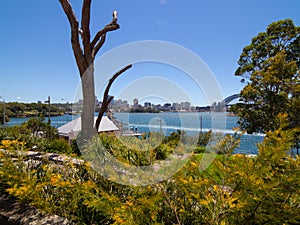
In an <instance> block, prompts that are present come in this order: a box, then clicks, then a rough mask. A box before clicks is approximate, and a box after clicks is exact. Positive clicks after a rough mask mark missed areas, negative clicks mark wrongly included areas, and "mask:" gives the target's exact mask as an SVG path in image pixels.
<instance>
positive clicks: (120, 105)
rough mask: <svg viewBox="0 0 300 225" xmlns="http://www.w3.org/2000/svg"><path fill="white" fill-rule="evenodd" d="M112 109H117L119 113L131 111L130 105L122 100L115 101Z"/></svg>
mask: <svg viewBox="0 0 300 225" xmlns="http://www.w3.org/2000/svg"><path fill="white" fill-rule="evenodd" d="M111 108H112V109H115V110H117V111H126V110H128V109H129V104H128V103H127V101H126V100H125V101H123V100H121V99H118V100H115V101H114V102H113V103H111Z"/></svg>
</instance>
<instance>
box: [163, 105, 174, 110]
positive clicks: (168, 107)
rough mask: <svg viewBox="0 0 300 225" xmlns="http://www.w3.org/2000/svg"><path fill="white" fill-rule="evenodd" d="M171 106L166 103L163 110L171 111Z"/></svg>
mask: <svg viewBox="0 0 300 225" xmlns="http://www.w3.org/2000/svg"><path fill="white" fill-rule="evenodd" d="M171 106H172V104H171V103H165V104H164V107H163V109H164V110H171Z"/></svg>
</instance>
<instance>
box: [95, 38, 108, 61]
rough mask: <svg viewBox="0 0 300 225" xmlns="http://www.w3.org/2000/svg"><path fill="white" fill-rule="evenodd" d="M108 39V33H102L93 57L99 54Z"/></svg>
mask: <svg viewBox="0 0 300 225" xmlns="http://www.w3.org/2000/svg"><path fill="white" fill-rule="evenodd" d="M105 40H106V33H105V34H102V36H101V39H100V41H99V42H98V44H97V45H96V46H95V48H94V49H93V52H92V57H93V58H95V56H96V55H97V53H98V51H99V50H100V48H101V47H102V46H103V44H104V42H105Z"/></svg>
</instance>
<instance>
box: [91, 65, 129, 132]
mask: <svg viewBox="0 0 300 225" xmlns="http://www.w3.org/2000/svg"><path fill="white" fill-rule="evenodd" d="M131 67H132V65H131V64H129V65H127V66H125V67H124V68H122V69H121V70H119V71H118V72H116V73H115V74H114V75H113V76H112V78H110V79H109V82H108V84H107V86H106V88H105V91H104V94H103V100H102V105H101V108H100V110H99V114H98V117H97V120H96V124H95V127H96V131H98V130H99V126H100V122H101V119H102V117H103V115H104V113H105V112H106V111H107V109H108V106H109V104H110V102H111V101H112V100H113V98H114V97H113V96H109V95H108V93H109V89H110V87H111V85H112V84H113V82H114V81H115V80H116V79H117V78H118V77H119V76H120V75H121V74H122V73H124V72H125V71H126V70H128V69H130V68H131Z"/></svg>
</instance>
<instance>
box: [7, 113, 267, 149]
mask: <svg viewBox="0 0 300 225" xmlns="http://www.w3.org/2000/svg"><path fill="white" fill-rule="evenodd" d="M114 116H115V117H116V119H117V120H119V121H121V122H122V123H123V124H124V126H125V127H127V128H128V129H130V128H133V129H137V130H138V131H139V132H149V131H152V132H154V131H156V132H160V131H161V132H163V133H164V134H165V135H169V134H170V133H171V132H174V131H177V130H185V131H186V133H187V134H189V135H197V134H198V133H199V132H200V131H201V130H202V131H203V132H206V131H209V130H210V129H211V130H212V131H214V132H218V133H223V134H226V133H229V134H233V133H234V131H233V128H234V127H237V126H238V125H237V117H235V116H227V115H226V114H223V113H210V112H207V113H206V112H203V113H115V114H114ZM75 118H76V116H71V115H64V116H58V117H51V125H52V126H54V127H56V128H57V127H60V126H62V125H64V124H65V123H67V122H70V121H71V120H72V119H75ZM26 120H28V118H11V120H10V122H9V123H8V126H13V125H18V124H22V123H23V122H25V121H26ZM45 120H46V121H47V120H48V118H45ZM262 140H263V136H262V135H248V134H246V135H244V136H243V137H242V139H241V144H240V146H239V147H238V148H237V149H236V150H235V152H236V153H247V154H256V153H257V147H256V144H257V143H258V142H261V141H262Z"/></svg>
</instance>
